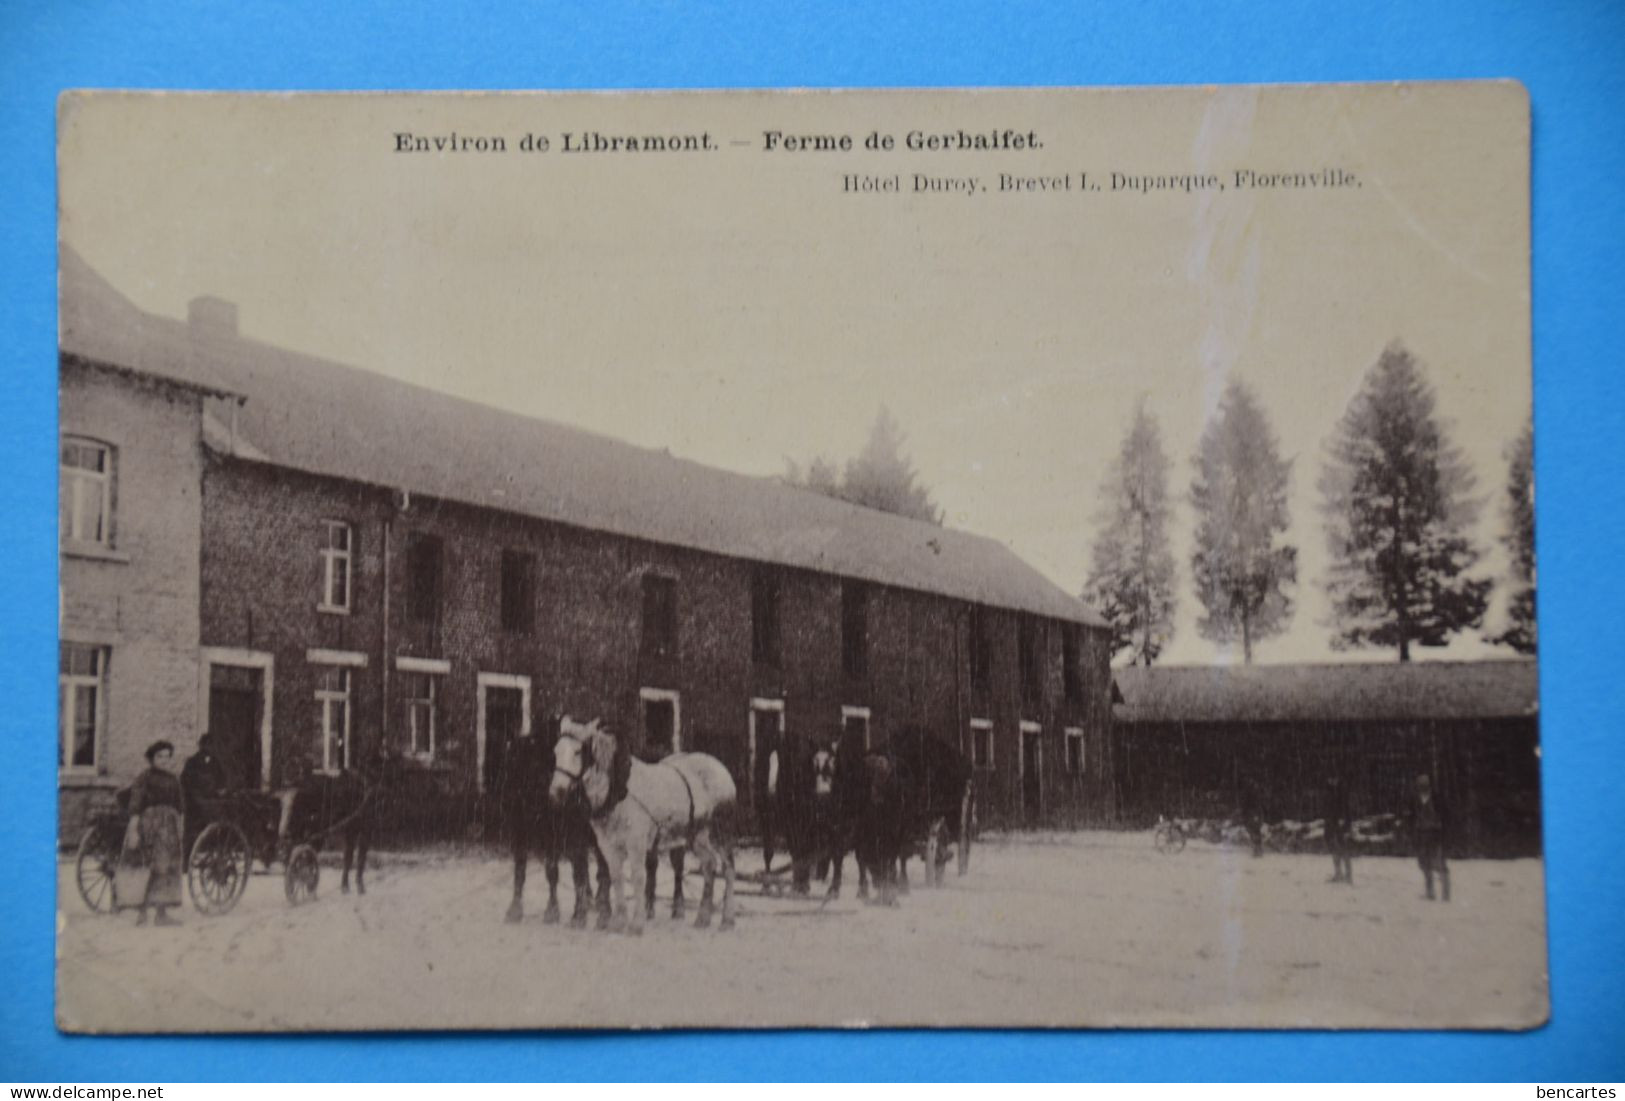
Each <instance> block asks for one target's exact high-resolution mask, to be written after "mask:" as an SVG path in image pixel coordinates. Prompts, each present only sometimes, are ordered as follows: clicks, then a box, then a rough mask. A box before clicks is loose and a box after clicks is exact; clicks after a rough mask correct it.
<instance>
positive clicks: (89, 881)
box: [74, 825, 123, 914]
mask: <svg viewBox="0 0 1625 1101" xmlns="http://www.w3.org/2000/svg"><path fill="white" fill-rule="evenodd" d="M122 841H123V838H122V837H120V836H119V835H118V834H117V832H116V831H114V830H112V829H110V828H108V827H107V826H102V825H96V826H91V827H90V828H89V829H87V830H86V831H85V833H84V836H83V837H81V838H80V839H79V855H78V857H77V858H76V859H75V860H74V877H75V879H76V880H77V881H78V884H79V897H80V898H82V899H84V900H85V905H86V906H88V907H90V909H91V912H92V913H97V914H108V913H112V911H113V869H114V868H116V867H117V866H118V857H119V848H120V843H121V842H122Z"/></svg>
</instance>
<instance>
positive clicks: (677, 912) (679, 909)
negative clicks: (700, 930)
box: [671, 903, 688, 921]
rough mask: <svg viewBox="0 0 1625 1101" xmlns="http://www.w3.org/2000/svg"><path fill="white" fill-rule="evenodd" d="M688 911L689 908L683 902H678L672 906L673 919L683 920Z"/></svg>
mask: <svg viewBox="0 0 1625 1101" xmlns="http://www.w3.org/2000/svg"><path fill="white" fill-rule="evenodd" d="M687 913H688V909H687V908H686V907H685V906H683V904H682V903H678V904H676V905H674V906H673V907H672V908H671V919H672V920H673V921H682V920H683V917H684V915H686V914H687Z"/></svg>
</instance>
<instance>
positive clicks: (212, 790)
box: [181, 734, 231, 813]
mask: <svg viewBox="0 0 1625 1101" xmlns="http://www.w3.org/2000/svg"><path fill="white" fill-rule="evenodd" d="M181 787H182V789H184V790H185V792H186V807H187V813H191V812H192V808H193V807H194V806H195V805H196V803H197V801H198V800H200V799H218V798H219V797H220V796H222V795H224V794H225V793H226V792H227V791H229V790H230V789H231V777H230V776H229V775H227V773H226V766H225V763H224V762H223V761H221V760H220V758H219V757H216V756H215V755H214V737H213V735H210V734H200V735H199V736H198V740H197V752H196V753H194V754H192V755H191V756H190V757H188V758H187V759H186V764H185V766H183V767H182V768H181Z"/></svg>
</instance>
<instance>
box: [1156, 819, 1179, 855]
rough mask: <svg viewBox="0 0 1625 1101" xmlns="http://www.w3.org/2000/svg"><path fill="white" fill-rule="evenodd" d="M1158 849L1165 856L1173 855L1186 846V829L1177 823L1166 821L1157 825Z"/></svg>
mask: <svg viewBox="0 0 1625 1101" xmlns="http://www.w3.org/2000/svg"><path fill="white" fill-rule="evenodd" d="M1154 840H1155V841H1156V844H1157V851H1158V852H1159V853H1161V854H1162V855H1164V856H1173V855H1174V854H1175V853H1177V852H1180V851H1182V850H1183V849H1184V848H1185V831H1184V830H1182V829H1180V828H1179V826H1178V825H1177V824H1176V823H1173V822H1164V823H1162V824H1161V825H1159V826H1158V827H1157V833H1156V837H1155V838H1154Z"/></svg>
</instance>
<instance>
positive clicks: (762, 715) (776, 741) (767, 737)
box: [750, 699, 784, 813]
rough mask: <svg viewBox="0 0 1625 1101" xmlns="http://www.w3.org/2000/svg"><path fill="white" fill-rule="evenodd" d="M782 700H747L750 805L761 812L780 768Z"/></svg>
mask: <svg viewBox="0 0 1625 1101" xmlns="http://www.w3.org/2000/svg"><path fill="white" fill-rule="evenodd" d="M783 749H784V701H783V700H777V699H771V700H770V699H753V700H751V701H750V793H751V806H753V807H754V808H755V809H756V811H757V813H761V811H762V808H763V806H764V801H765V800H766V799H767V797H768V796H770V795H773V794H774V793H775V792H776V791H777V790H778V779H779V770H780V769H781V768H783V766H784V761H783V759H782V751H783Z"/></svg>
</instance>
